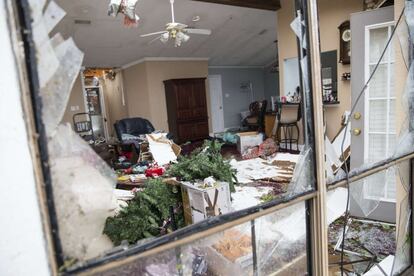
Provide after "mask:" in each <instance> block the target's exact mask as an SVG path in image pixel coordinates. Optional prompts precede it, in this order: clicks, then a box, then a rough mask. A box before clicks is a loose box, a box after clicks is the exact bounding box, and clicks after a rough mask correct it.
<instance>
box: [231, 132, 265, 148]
mask: <svg viewBox="0 0 414 276" xmlns="http://www.w3.org/2000/svg"><path fill="white" fill-rule="evenodd" d="M261 143H263V133H259V132H255V131H251V132H241V133H237V150H238V151H239V152H240V153H241V154H243V153H244V152H245V151H246V150H247V149H248V148H252V147H256V146H259V145H260V144H261Z"/></svg>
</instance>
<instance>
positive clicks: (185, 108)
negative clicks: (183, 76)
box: [174, 82, 194, 121]
mask: <svg viewBox="0 0 414 276" xmlns="http://www.w3.org/2000/svg"><path fill="white" fill-rule="evenodd" d="M174 86H175V87H174V88H175V99H176V103H177V120H179V121H185V120H189V119H192V118H193V106H194V104H193V87H192V85H191V83H184V82H180V83H178V84H175V85H174Z"/></svg>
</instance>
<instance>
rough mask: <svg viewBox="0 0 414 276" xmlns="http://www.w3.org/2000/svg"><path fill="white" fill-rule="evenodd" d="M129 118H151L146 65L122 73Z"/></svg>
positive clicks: (133, 67)
mask: <svg viewBox="0 0 414 276" xmlns="http://www.w3.org/2000/svg"><path fill="white" fill-rule="evenodd" d="M122 73H123V76H124V89H125V94H126V98H127V99H128V101H127V107H128V116H129V117H142V118H147V119H149V118H151V108H150V105H149V89H148V80H147V66H146V63H140V64H137V65H134V66H131V67H129V68H128V69H125V70H123V71H122Z"/></svg>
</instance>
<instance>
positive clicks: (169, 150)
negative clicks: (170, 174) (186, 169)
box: [146, 133, 181, 166]
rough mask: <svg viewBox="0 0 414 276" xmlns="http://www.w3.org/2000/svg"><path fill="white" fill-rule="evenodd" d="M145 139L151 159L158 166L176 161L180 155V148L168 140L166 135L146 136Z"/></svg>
mask: <svg viewBox="0 0 414 276" xmlns="http://www.w3.org/2000/svg"><path fill="white" fill-rule="evenodd" d="M146 137H147V140H148V143H149V151H150V152H151V154H152V158H153V159H154V161H155V162H157V163H158V165H159V166H164V165H167V164H169V163H170V162H174V161H177V157H178V156H179V155H180V153H181V147H180V146H178V145H176V144H174V143H173V142H172V141H171V140H169V139H168V138H167V134H166V133H154V134H147V135H146Z"/></svg>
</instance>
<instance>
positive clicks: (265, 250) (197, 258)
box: [96, 203, 307, 276]
mask: <svg viewBox="0 0 414 276" xmlns="http://www.w3.org/2000/svg"><path fill="white" fill-rule="evenodd" d="M305 216H306V212H305V204H304V203H299V204H296V205H294V206H291V207H288V208H286V209H283V210H280V211H277V212H275V213H273V214H270V215H266V216H264V217H261V218H259V219H256V220H255V222H254V223H253V222H248V223H244V224H242V225H239V226H235V227H233V228H231V229H228V230H225V231H223V232H220V233H218V234H214V235H212V236H209V237H207V238H203V239H201V240H198V241H196V242H192V243H190V244H188V245H185V246H182V247H180V248H176V249H172V250H168V251H167V252H165V253H162V254H161V255H156V256H151V257H147V258H143V259H138V260H137V261H134V262H133V263H130V264H126V265H122V267H119V268H116V269H112V270H109V271H107V272H105V273H101V274H96V275H102V276H104V275H105V276H106V275H131V273H134V274H135V275H154V276H159V275H193V276H207V275H217V276H218V275H223V276H225V275H246V276H248V275H259V276H260V275H273V274H278V275H279V274H281V275H286V274H291V275H305V274H306V273H307V255H306V218H305ZM275 222H276V223H275ZM128 273H129V274H128Z"/></svg>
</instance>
